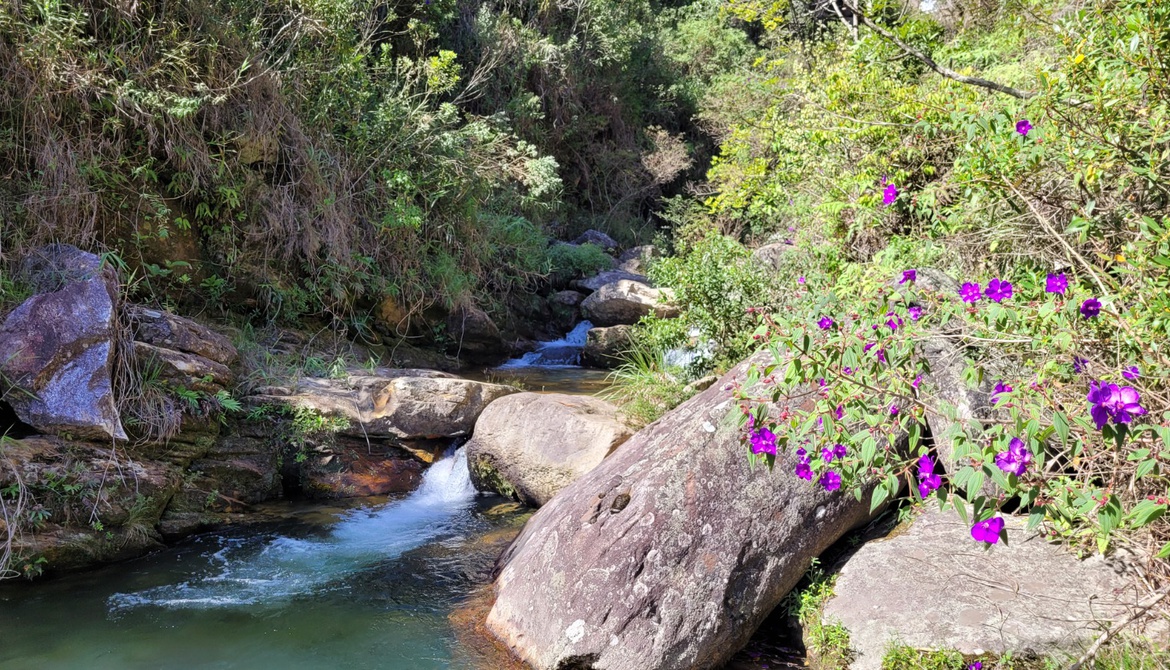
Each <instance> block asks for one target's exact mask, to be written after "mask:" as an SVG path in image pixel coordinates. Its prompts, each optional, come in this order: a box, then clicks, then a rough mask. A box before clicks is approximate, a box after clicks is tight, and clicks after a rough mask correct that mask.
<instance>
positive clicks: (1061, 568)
mask: <svg viewBox="0 0 1170 670" xmlns="http://www.w3.org/2000/svg"><path fill="white" fill-rule="evenodd" d="M1026 525H1027V524H1026V520H1025V519H1019V518H1012V517H1009V518H1008V520H1007V533H1008V542H1007V544H1004V543H1002V542H1001V543H999V544H997V545H995V546H993V547H991V548H990V549H989V550H987V551H984V550H983V548H982V545H979V544H976V543H975V541H974V540H972V539H971V536H970V528H969V526H968V525H967V524H965V523H963V522H962V520H960V519H959V517H958V516H957V515H955V514H954V512H940V511H938V510H937V509H934V510H931V511H928V512H926V513H925V514H923V515H922V516H920V517H918V519H916V520H915V521H914V522H913V523H912V524H911V525H910V528H909V529H908V530H907V531H906V532H904V533H901V534H899V535H896V536H894V537H891V538H889V539H885V540H877V541H873V542H869V543H867V544H865V545H864V546H862V547H861V548H860V549H859V550H858V551H857V553H856V554H854V555H853V556H852V557H850V558H849V559H848V561H847V562H846V563H845V565H844V567H842V568H841V572H840V575H839V577H838V578H837V582H836V585H835V587H834V589H833V590H834V594H835V595H834V597H833V598H832V599H831V600H830V601H829V602H828V604H827V605H826V607H825V610H824V616H825V618H826V620H829V621H834V622H837V623H840V624H842V625H843V626H844V627H845V628H846V629H847V630H848V631H849V640H850V646H851V647H853V650H854V652H855V654H856V660H855V661H854V663H853V664H852V665H851V667H852V668H854V670H877V669H878V668H881V659H882V655H883V653H884V652H885V649H886V646H887V645H888V643H889V642H891V641H892V640H897V641H899V642H901V643H902V644H906V645H909V646H910V647H914V648H917V649H954V650H958V651H959V652H962V653H964V654H980V653H985V652H988V653H995V654H1003V653H1005V652H1008V651H1011V652H1013V653H1016V654H1021V653H1022V652H1034V653H1036V654H1039V655H1047V654H1051V653H1055V652H1059V651H1079V650H1080V649H1082V648H1083V646H1084V645H1085V644H1086V643H1087V642H1089V641H1091V640H1092V639H1094V638H1095V637H1097V636H1098V635H1100V634H1101V631H1102V630H1104V628H1103V626H1104V627H1107V626H1108V623H1107V622H1108V621H1110V620H1113V619H1116V618H1117V617H1121V616H1124V615H1126V614H1127V613H1128V612H1129V611H1130V606H1132V605H1133V604H1135V603H1136V602H1138V601H1139V600H1141V597H1140V596H1139V594H1137V593H1135V592H1134V590H1133V589H1132V585H1133V583H1134V580H1132V579H1130V578H1128V577H1126V576H1125V575H1123V574H1119V569H1120V566H1119V565H1117V564H1110V563H1107V562H1106V561H1105V559H1103V558H1102V557H1100V556H1094V557H1093V558H1090V559H1087V560H1084V561H1079V560H1077V559H1076V558H1075V557H1074V556H1073V555H1072V554H1070V553H1069V552H1068V550H1067V549H1065V548H1063V547H1059V546H1056V545H1052V544H1048V543H1047V542H1045V541H1044V539H1043V538H1041V537H1038V536H1036V535H1034V534H1032V533H1028V532H1027V531H1026V530H1025V527H1026ZM908 580H910V581H909V582H908ZM910 582H912V584H911V583H910ZM891 584H902V585H905V586H906V588H875V585H891Z"/></svg>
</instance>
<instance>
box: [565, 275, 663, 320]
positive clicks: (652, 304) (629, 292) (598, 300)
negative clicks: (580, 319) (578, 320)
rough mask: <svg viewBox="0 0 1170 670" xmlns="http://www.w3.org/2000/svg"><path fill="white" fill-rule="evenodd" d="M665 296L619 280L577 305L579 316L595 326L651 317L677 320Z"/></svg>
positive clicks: (660, 292)
mask: <svg viewBox="0 0 1170 670" xmlns="http://www.w3.org/2000/svg"><path fill="white" fill-rule="evenodd" d="M668 300H669V294H668V293H667V292H665V291H664V290H662V289H656V288H650V287H649V286H647V285H645V284H641V283H638V282H633V281H629V280H625V279H622V280H619V281H616V282H612V283H609V284H606V285H604V286H602V287H601V288H599V289H597V291H596V292H595V293H593V294H592V295H590V296H589V297H588V298H586V299H585V301H584V302H582V303H581V314H582V315H583V316H584V317H585V318H586V319H588V320H589V321H592V322H593V323H594V324H595V325H598V326H618V325H623V324H624V325H633V324H635V323H637V322H638V320H639V319H641V318H642V317H644V316H647V315H649V314H653V315H655V316H657V317H658V318H660V319H673V318H676V317H678V315H679V309H678V307H675V306H674V305H671V304H669V302H668Z"/></svg>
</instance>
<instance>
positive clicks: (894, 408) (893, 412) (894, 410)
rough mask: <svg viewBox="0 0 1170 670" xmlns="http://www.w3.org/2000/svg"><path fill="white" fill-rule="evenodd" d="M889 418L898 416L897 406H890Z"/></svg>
mask: <svg viewBox="0 0 1170 670" xmlns="http://www.w3.org/2000/svg"><path fill="white" fill-rule="evenodd" d="M890 416H898V406H897V405H890Z"/></svg>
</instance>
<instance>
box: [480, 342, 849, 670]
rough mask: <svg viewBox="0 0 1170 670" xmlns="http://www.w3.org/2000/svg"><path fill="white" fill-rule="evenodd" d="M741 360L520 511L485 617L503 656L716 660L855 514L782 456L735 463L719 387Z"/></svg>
mask: <svg viewBox="0 0 1170 670" xmlns="http://www.w3.org/2000/svg"><path fill="white" fill-rule="evenodd" d="M750 360H754V361H760V362H763V361H766V360H768V355H767V354H760V355H757V356H755V357H753V359H750ZM746 370H747V363H746V362H745V363H743V364H740V365H739V366H737V367H736V368H735V369H734V370H733V371H732V372H730V373H728V374H727V375H725V376H724V377H723V378H722V379H720V381H719V382H718V383H717V384H715V385H714V386H712V387H711V388H709V389H708V390H706V391H704V392H703V393H701V394H699V395H698V396H696V397H694V398H692V399H691V400H689V401H687V402H685V403H683V404H682V405H680V406H679V407H678V408H676V409H675V410H673V411H672V412H670V413H669V414H667V415H666V416H664V417H663V418H662V419H659V420H658V421H657V422H655V423H653V424H651V425H649V426H647V427H646V428H644V429H643V430H641V431H639V432H638V433H637V434H635V435H634V436H633V437H631V438H630V439H629V440H628V441H627V442H626V443H625V444H623V445H622V446H620V447H619V448H618V449H617V450H616V451H614V452H613V453H612V454H611V455H610V456H609V457H608V458H606V459H605V460H604V461H602V463H601V465H599V466H597V467H596V468H594V469H593V470H591V471H590V472H589V473H588V474H586V475H584V476H583V477H581V478H580V479H578V480H576V481H575V482H573V483H572V484H570V485H569V486H568V487H566V488H565V489H564V490H562V491H561V492H560V493H559V494H557V495H556V496H555V497H553V499H552V500H551V501H549V502H548V503H547V504H546V505H545V506H544V507H542V508H541V509H540V510H539V511H537V513H536V514H535V515H534V516H533V518H532V519H531V520H530V521H529V522H528V524H527V526H526V527H525V528H524V531H523V532H522V533H521V535H520V536H519V537H518V538H517V539H516V541H515V542H514V543H513V544H512V545H511V546H510V547H509V549H508V550H507V551H506V552H505V553H504V555H503V556H501V558H500V561H499V563H498V566H497V578H496V581H495V584H494V588H495V593H496V601H495V604H494V605H493V607H492V609H491V612H490V614H489V616H488V620H487V627H488V629H489V630H490V631H491V632H492V633H493V634H495V635H496V636H497V637H498V638H499V639H500V640H501V641H503V642H504V643H505V644H507V645H508V646H509V647H510V648H511V649H512V651H513V652H514V653H515V654H516V655H517V656H519V657H520V658H521V659H523V660H524V661H526V662H527V663H529V664H531V665H532V666H533V667H534V668H537V669H538V670H553V669H555V668H585V669H588V668H597V669H604V670H644V669H645V668H655V669H657V670H675V669H677V670H683V669H696V668H715V667H719V666H720V665H721V664H723V663H724V662H726V661H727V659H728V658H730V657H731V655H732V654H734V653H735V652H736V651H737V650H738V649H739V648H740V647H742V646H743V645H744V644H745V643H746V642H747V640H748V639H749V637H750V636H751V634H752V632H753V631H754V630H755V629H756V628H757V627H758V626H759V625H760V623H761V622H762V621H763V620H764V618H765V617H766V616H767V615H768V614H769V613H770V612H771V611H772V609H773V608H774V607H775V606H776V605H777V604H778V603H779V602H780V600H781V599H782V598H783V597H784V595H785V594H787V593H788V591H789V590H790V589H791V588H792V587H793V586H794V585H795V584H796V583H797V581H798V580H799V579H800V577H801V575H802V574H803V573H804V572H805V570H806V569H807V568H808V566H809V564H810V562H811V561H812V559H813V558H814V557H816V556H818V555H820V554H821V552H823V551H824V550H825V548H827V547H828V546H829V545H830V544H831V543H833V542H834V541H835V540H837V539H838V538H840V537H841V536H842V535H843V534H844V533H846V532H847V531H848V530H850V529H851V528H854V527H855V526H857V525H858V524H861V523H864V522H866V521H867V520H868V519H869V518H870V511H869V498H868V496H863V500H864V502H858V501H857V500H856V499H855V498H854V497H853V496H852V495H851V494H849V493H847V492H844V491H839V492H834V493H828V492H825V491H823V490H822V489H821V488H820V487H818V486H816V485H814V484H812V483H809V482H806V481H804V480H802V479H798V478H796V477H795V476H793V475H792V474H791V473H792V471H793V468H794V467H795V465H796V457H795V456H794V455H793V454H791V453H784V454H781V455H780V456H779V457H778V458H777V461H776V469H775V471H774V472H770V471H769V470H768V469H767V468H761V467H756V468H752V467H751V466H750V465H749V464H748V460H747V449H746V447H745V446H744V444H743V442H742V440H741V431H740V430H739V429H738V428H737V427H736V426H735V425H734V423H732V422H730V421H729V420H728V416H729V415H730V414H734V413H736V412H738V411H739V410H738V408H737V407H736V405H735V403H734V401H733V400H732V398H731V395H730V392H729V391H728V390H726V388H727V387H728V385H729V384H732V383H733V382H741V383H742V382H743V381H744V380H745V379H746ZM815 446H817V445H814V447H815ZM813 451H814V453H815V451H816V450H815V448H814V450H813Z"/></svg>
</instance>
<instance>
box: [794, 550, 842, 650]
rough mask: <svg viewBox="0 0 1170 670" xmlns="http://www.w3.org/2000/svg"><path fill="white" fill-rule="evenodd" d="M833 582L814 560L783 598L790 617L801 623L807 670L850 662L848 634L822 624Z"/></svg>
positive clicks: (831, 595)
mask: <svg viewBox="0 0 1170 670" xmlns="http://www.w3.org/2000/svg"><path fill="white" fill-rule="evenodd" d="M836 579H837V577H836V575H829V574H826V573H825V571H824V569H823V568H821V567H820V565H818V564H817V562H816V561H815V559H814V562H813V565H812V566H811V567H810V568H809V569H808V572H807V573H805V575H804V577H803V579H802V580H801V584H800V585H799V586H797V588H795V589H793V590H792V592H790V593H789V594H788V596H786V598H785V604H786V605H787V607H788V613H789V615H790V616H794V617H796V618H797V619H798V620H799V621H800V626H801V629H802V630H803V631H804V644H805V648H806V650H807V652H808V662H809V667H810V668H814V670H833V669H835V668H844V667H847V666H848V665H849V662H850V661H851V660H852V658H853V652H852V651H851V650H850V648H849V631H847V630H845V628H844V627H843V626H841V625H840V624H837V623H832V622H829V621H825V615H824V611H825V605H826V604H827V603H828V602H829V600H830V599H831V598H832V597H833V584H834V582H836Z"/></svg>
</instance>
